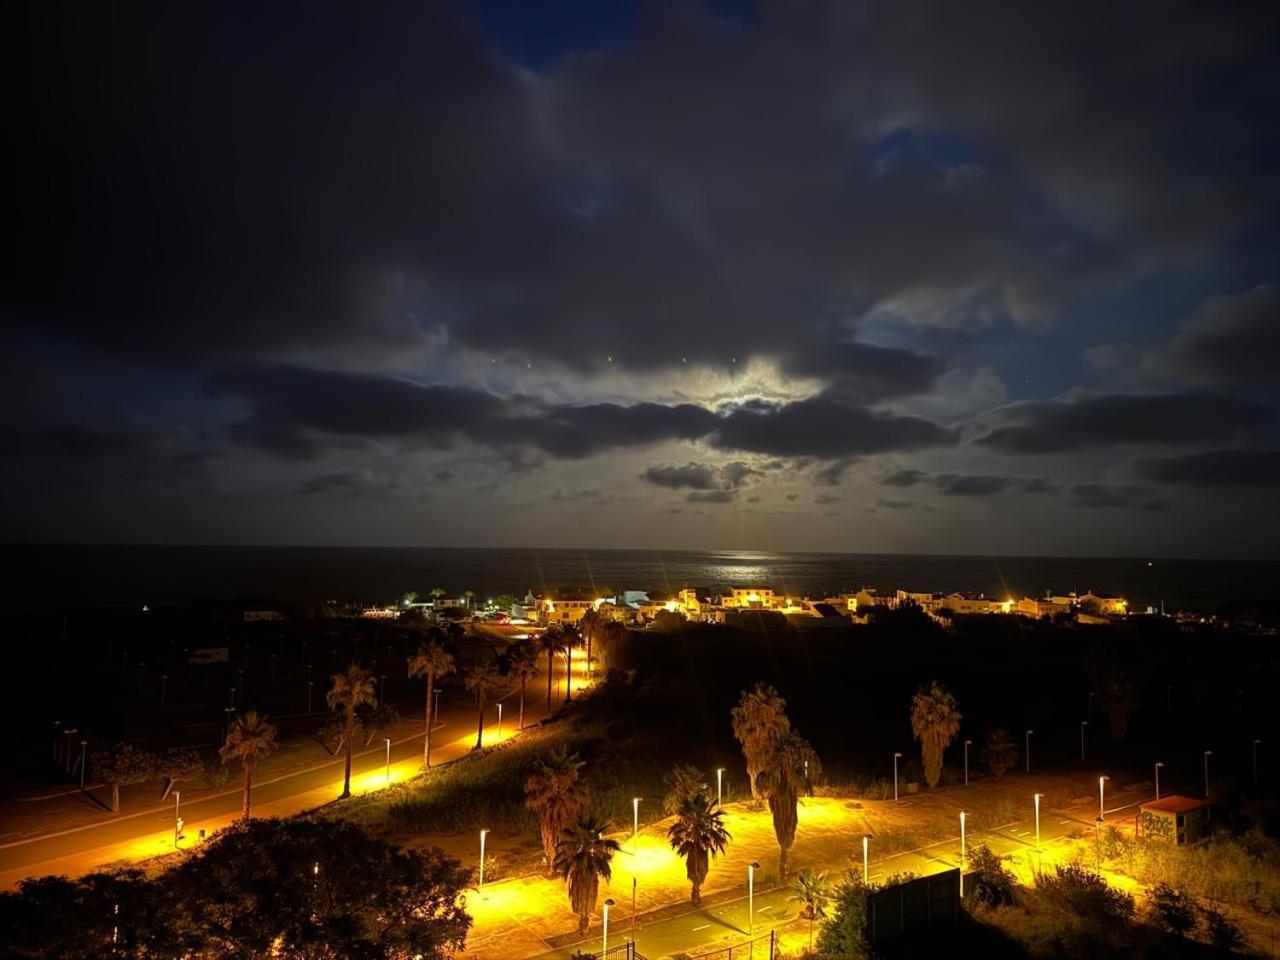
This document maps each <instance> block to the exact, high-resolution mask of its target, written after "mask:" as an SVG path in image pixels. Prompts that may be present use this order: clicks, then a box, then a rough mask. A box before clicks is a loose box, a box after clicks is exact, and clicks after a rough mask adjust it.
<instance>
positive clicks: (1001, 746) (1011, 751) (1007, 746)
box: [981, 730, 1018, 777]
mask: <svg viewBox="0 0 1280 960" xmlns="http://www.w3.org/2000/svg"><path fill="white" fill-rule="evenodd" d="M981 758H982V765H983V766H984V767H986V768H987V772H988V773H990V774H992V775H993V776H996V777H1003V776H1004V775H1005V774H1006V773H1007V772H1009V771H1010V770H1012V769H1013V768H1014V767H1015V766H1016V765H1017V763H1018V748H1017V747H1015V746H1014V745H1013V740H1011V739H1010V737H1009V731H1007V730H988V731H987V740H986V743H985V744H984V745H983V747H982V754H981Z"/></svg>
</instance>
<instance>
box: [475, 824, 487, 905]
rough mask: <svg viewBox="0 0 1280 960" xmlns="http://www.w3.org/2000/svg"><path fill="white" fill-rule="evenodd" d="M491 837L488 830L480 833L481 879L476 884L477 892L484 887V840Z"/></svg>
mask: <svg viewBox="0 0 1280 960" xmlns="http://www.w3.org/2000/svg"><path fill="white" fill-rule="evenodd" d="M488 835H489V830H488V828H485V829H484V830H481V831H480V879H479V880H478V881H477V882H476V892H477V893H479V891H480V888H481V887H483V886H484V838H485V837H487V836H488Z"/></svg>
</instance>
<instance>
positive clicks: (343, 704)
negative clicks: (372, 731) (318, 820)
mask: <svg viewBox="0 0 1280 960" xmlns="http://www.w3.org/2000/svg"><path fill="white" fill-rule="evenodd" d="M330 679H331V680H332V681H333V686H331V687H330V688H329V692H328V694H326V695H325V702H326V703H328V704H329V709H330V710H342V711H343V713H344V714H345V716H344V721H345V722H344V724H343V731H344V740H345V744H346V750H347V766H346V771H345V772H344V773H343V776H342V797H341V798H339V799H345V798H346V797H349V796H351V742H352V740H354V739H355V726H356V710H358V709H359V708H360V707H363V706H365V705H366V704H368V705H369V706H373V705H375V704H376V703H377V702H378V697H377V695H376V694H375V693H374V691H375V689H376V688H375V687H374V685H373V677H371V676H370V675H369V671H368V670H366V669H365V668H364V667H362V666H360V665H359V664H355V663H352V664H349V665H348V666H347V669H346V670H345V671H343V672H342V673H335V674H334V675H333V676H332V677H331V678H330Z"/></svg>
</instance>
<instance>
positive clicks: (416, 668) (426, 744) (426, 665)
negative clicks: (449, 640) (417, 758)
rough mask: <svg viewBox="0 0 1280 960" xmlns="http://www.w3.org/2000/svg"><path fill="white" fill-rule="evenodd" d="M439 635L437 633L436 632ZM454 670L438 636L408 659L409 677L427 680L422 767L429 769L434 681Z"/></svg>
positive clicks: (450, 656) (451, 661) (450, 658)
mask: <svg viewBox="0 0 1280 960" xmlns="http://www.w3.org/2000/svg"><path fill="white" fill-rule="evenodd" d="M436 633H437V634H439V631H438V630H437V631H436ZM455 669H456V667H455V666H454V663H453V655H452V654H451V653H449V651H448V650H446V649H445V648H444V644H442V643H441V642H440V639H439V637H438V636H433V637H432V638H431V639H430V640H428V641H427V642H426V643H424V644H423V645H422V646H420V647H418V652H417V653H416V654H414V655H413V656H412V657H410V658H409V676H410V677H426V678H427V719H426V725H427V733H426V737H425V738H424V740H423V744H422V763H423V766H425V767H427V768H428V769H430V767H431V701H432V698H433V697H434V694H435V687H436V681H437V680H439V679H440V678H441V677H444V676H447V675H448V674H450V673H453V671H454V670H455Z"/></svg>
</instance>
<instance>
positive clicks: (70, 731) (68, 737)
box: [62, 728, 80, 773]
mask: <svg viewBox="0 0 1280 960" xmlns="http://www.w3.org/2000/svg"><path fill="white" fill-rule="evenodd" d="M62 732H63V733H65V734H66V735H67V749H66V750H65V754H66V761H67V763H66V767H67V773H70V772H71V735H72V734H73V733H79V732H80V731H79V730H76V729H74V728H72V729H70V730H64V731H62Z"/></svg>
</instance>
